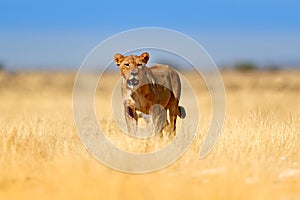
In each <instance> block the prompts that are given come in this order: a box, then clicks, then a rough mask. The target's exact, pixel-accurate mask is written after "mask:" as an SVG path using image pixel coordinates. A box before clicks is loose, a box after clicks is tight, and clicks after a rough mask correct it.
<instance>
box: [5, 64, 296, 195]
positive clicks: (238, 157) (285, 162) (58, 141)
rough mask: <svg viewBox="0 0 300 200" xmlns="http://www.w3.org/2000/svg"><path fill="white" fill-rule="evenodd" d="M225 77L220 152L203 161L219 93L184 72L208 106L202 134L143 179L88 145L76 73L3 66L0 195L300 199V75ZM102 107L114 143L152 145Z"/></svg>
mask: <svg viewBox="0 0 300 200" xmlns="http://www.w3.org/2000/svg"><path fill="white" fill-rule="evenodd" d="M222 76H223V80H224V83H225V87H226V109H227V111H226V121H225V124H224V130H223V134H222V136H221V138H220V140H219V141H218V143H217V145H216V146H215V148H214V149H213V151H212V152H211V153H210V154H209V155H208V156H207V157H206V158H204V159H202V160H199V159H198V154H199V150H200V147H201V145H202V143H203V140H204V138H205V136H206V133H207V129H208V124H209V120H210V114H211V113H210V109H211V105H210V97H209V94H208V92H207V90H206V87H205V85H204V83H203V81H202V80H201V79H200V78H199V77H198V76H196V75H192V74H189V73H185V77H186V78H187V79H188V80H189V81H190V83H191V85H192V86H193V88H195V93H196V96H197V97H198V105H199V108H200V112H201V116H200V124H201V125H200V126H199V129H198V132H197V136H196V138H195V140H194V141H193V144H192V146H191V148H190V149H189V150H188V151H187V152H186V153H185V154H184V155H183V156H182V157H181V158H180V159H179V160H178V161H177V162H175V163H174V164H173V165H171V166H169V167H167V168H165V169H163V170H160V171H158V172H154V173H148V174H140V175H134V174H127V173H122V172H118V171H114V170H112V169H109V168H107V167H105V166H103V165H102V164H100V163H99V162H98V161H97V160H96V159H94V158H93V156H91V155H90V154H89V153H88V152H87V151H86V150H85V148H84V147H83V145H82V144H81V142H80V140H79V138H78V135H77V132H76V127H75V124H74V121H73V115H72V88H73V82H74V77H75V74H73V73H66V72H65V73H63V72H61V73H54V72H53V73H47V72H23V73H15V74H8V73H6V74H5V73H1V72H0V102H1V103H0V136H1V140H0V152H1V153H0V200H7V199H149V200H150V199H151V200H152V199H173V200H175V199H256V200H257V199H300V101H299V99H300V78H299V77H300V71H296V70H294V71H273V72H267V71H254V72H247V73H241V72H235V71H224V72H222ZM118 77H119V75H118V74H107V75H106V76H104V77H103V80H104V81H103V83H104V84H101V85H100V86H99V87H98V89H97V94H96V99H98V100H97V101H96V102H97V103H100V104H101V103H110V98H105V99H103V98H102V99H101V98H100V96H101V95H102V96H103V95H105V96H107V97H109V96H110V94H111V88H113V84H112V83H113V82H114V81H115V80H118ZM108 107H109V106H108ZM97 112H100V113H98V115H99V116H100V117H99V121H102V122H103V123H104V124H105V127H106V129H105V130H106V131H107V133H108V135H109V137H110V138H111V140H113V142H115V143H116V144H117V145H120V146H122V147H123V148H127V149H129V150H132V151H140V152H144V151H148V150H147V149H145V148H142V147H139V146H138V145H135V143H134V142H132V143H131V142H130V140H128V139H126V138H124V135H123V134H122V133H120V132H118V131H116V130H117V129H116V128H115V127H114V124H113V123H112V119H111V118H110V117H107V118H105V117H104V116H105V115H106V114H105V115H103V113H107V115H109V109H107V110H101V111H98V110H97ZM161 140H163V141H165V140H166V138H162V139H161ZM161 140H159V139H154V140H151V143H152V144H154V146H155V145H158V146H159V145H160V143H163V141H161Z"/></svg>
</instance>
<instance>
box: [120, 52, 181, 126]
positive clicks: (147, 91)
mask: <svg viewBox="0 0 300 200" xmlns="http://www.w3.org/2000/svg"><path fill="white" fill-rule="evenodd" d="M146 54H147V53H146ZM118 55H120V54H118ZM142 55H143V54H142ZM142 55H141V56H142ZM141 56H140V57H138V56H128V57H121V58H123V60H122V62H121V63H118V62H116V58H115V62H116V63H117V65H118V64H119V65H118V66H120V65H121V64H122V63H125V65H126V66H125V68H128V71H126V69H124V66H121V67H123V68H121V67H120V68H121V74H122V76H123V83H122V97H123V103H124V108H125V116H126V122H127V126H128V129H129V131H130V132H132V130H135V128H133V127H132V126H133V125H137V123H138V115H137V111H139V112H142V113H144V114H151V115H152V119H153V123H154V125H155V132H159V131H161V130H162V128H163V127H165V126H166V125H168V124H169V123H168V121H167V112H166V111H167V110H169V118H170V128H171V130H172V131H175V129H176V118H177V116H179V117H181V118H184V117H185V111H184V108H183V107H181V106H178V103H179V99H180V93H181V83H180V78H179V75H178V74H177V72H176V71H175V70H174V69H172V68H171V67H169V66H168V65H155V66H152V67H150V68H148V67H146V66H145V64H146V62H145V63H144V65H142V66H141V65H138V66H141V67H139V68H138V67H137V63H139V62H141V61H143V59H141ZM146 56H148V58H149V55H148V54H147V55H146ZM147 61H148V59H147ZM127 65H128V66H129V67H127ZM130 66H132V67H131V68H130ZM124 71H125V72H124Z"/></svg>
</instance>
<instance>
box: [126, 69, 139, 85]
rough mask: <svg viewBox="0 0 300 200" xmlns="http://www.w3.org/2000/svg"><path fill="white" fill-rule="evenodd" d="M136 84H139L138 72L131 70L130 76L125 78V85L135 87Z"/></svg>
mask: <svg viewBox="0 0 300 200" xmlns="http://www.w3.org/2000/svg"><path fill="white" fill-rule="evenodd" d="M138 84H139V80H138V73H133V72H131V77H130V79H128V80H127V85H128V86H129V87H135V86H137V85H138Z"/></svg>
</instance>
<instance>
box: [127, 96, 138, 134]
mask: <svg viewBox="0 0 300 200" xmlns="http://www.w3.org/2000/svg"><path fill="white" fill-rule="evenodd" d="M124 110H125V120H126V124H127V130H128V133H129V134H132V135H135V134H136V129H137V120H138V115H137V113H136V110H135V107H134V105H132V104H131V103H130V102H128V101H126V102H125V103H124Z"/></svg>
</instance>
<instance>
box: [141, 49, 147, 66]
mask: <svg viewBox="0 0 300 200" xmlns="http://www.w3.org/2000/svg"><path fill="white" fill-rule="evenodd" d="M140 58H141V59H142V61H143V62H144V63H145V64H147V62H148V60H149V53H147V52H144V53H142V54H141V55H140Z"/></svg>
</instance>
